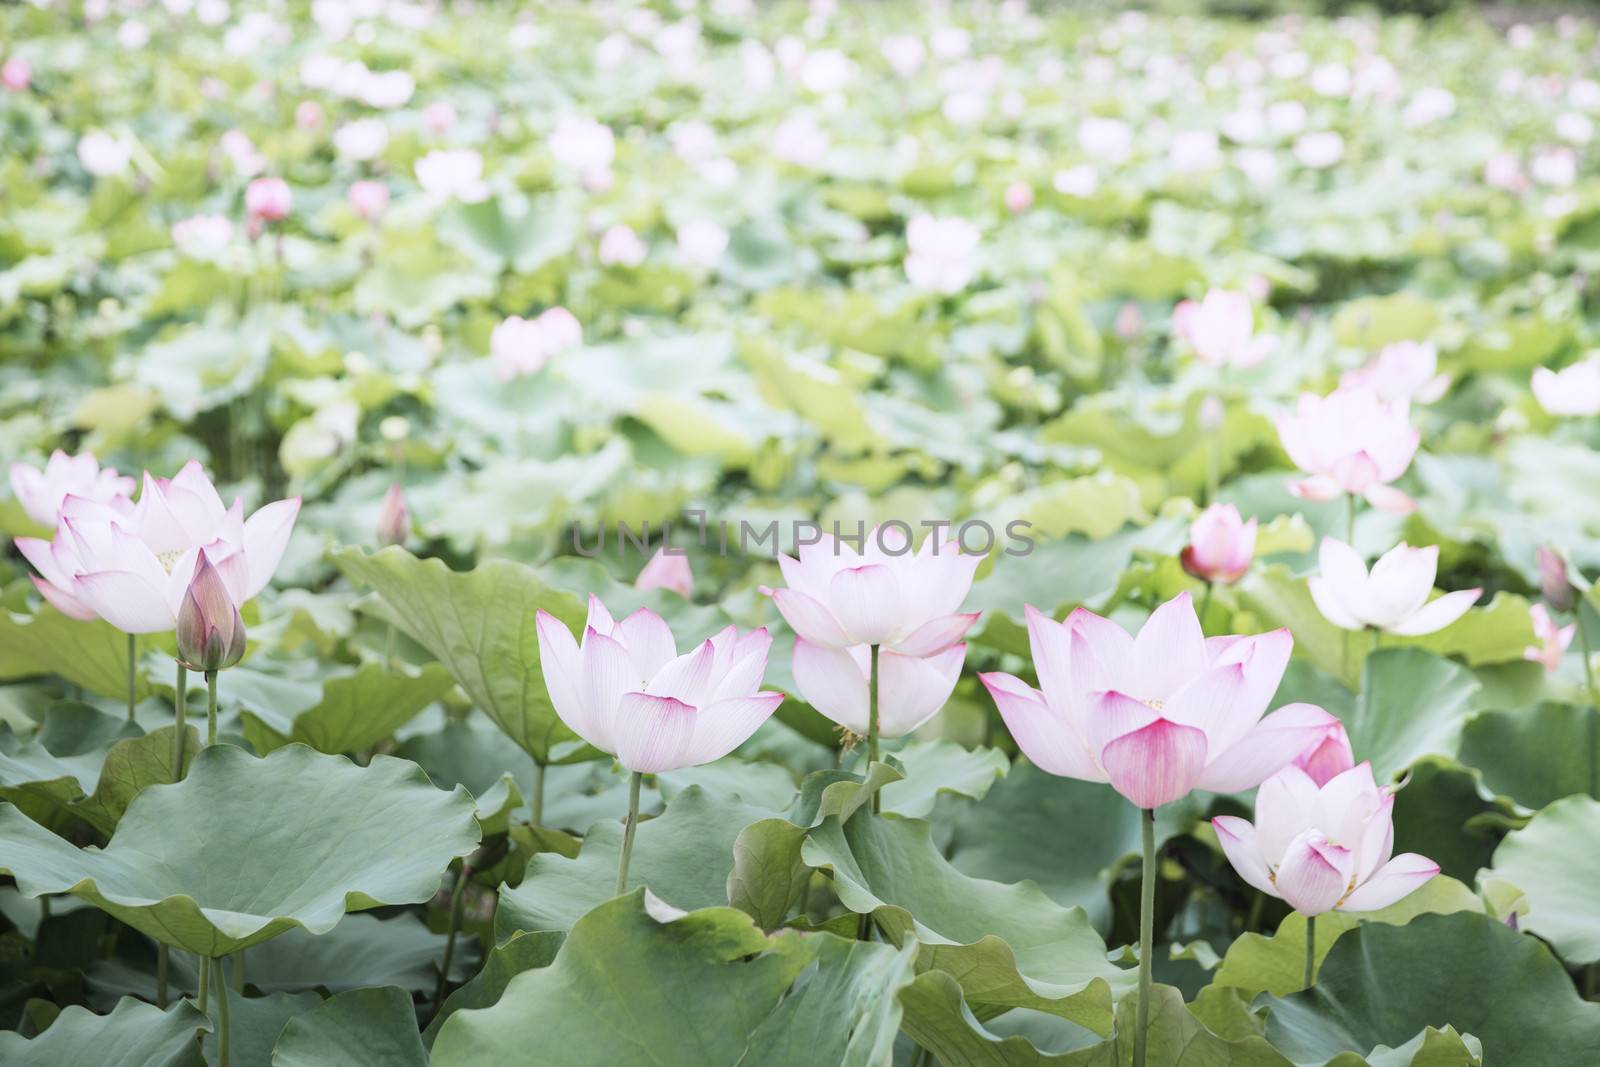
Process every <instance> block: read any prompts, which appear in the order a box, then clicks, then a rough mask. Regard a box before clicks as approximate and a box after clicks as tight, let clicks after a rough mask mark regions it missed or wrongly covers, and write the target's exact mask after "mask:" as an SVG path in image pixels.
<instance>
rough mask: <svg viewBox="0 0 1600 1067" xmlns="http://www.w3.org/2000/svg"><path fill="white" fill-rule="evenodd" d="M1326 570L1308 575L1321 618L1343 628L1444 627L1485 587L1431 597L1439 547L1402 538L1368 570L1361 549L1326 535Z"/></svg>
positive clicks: (1416, 631) (1410, 633)
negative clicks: (1422, 544) (1359, 550)
mask: <svg viewBox="0 0 1600 1067" xmlns="http://www.w3.org/2000/svg"><path fill="white" fill-rule="evenodd" d="M1317 561H1318V563H1319V564H1320V566H1321V571H1322V573H1320V574H1317V575H1314V576H1312V577H1311V578H1309V579H1307V584H1308V585H1309V586H1310V588H1311V599H1312V600H1314V601H1316V604H1317V610H1318V611H1320V612H1322V617H1323V618H1325V619H1327V620H1328V621H1329V622H1331V623H1333V624H1334V625H1335V626H1337V627H1339V628H1340V629H1343V630H1364V629H1366V628H1367V627H1369V626H1370V627H1372V628H1374V629H1377V630H1383V631H1384V632H1386V633H1391V634H1400V635H1403V636H1407V637H1417V636H1419V635H1421V634H1431V633H1433V632H1434V631H1435V630H1442V629H1444V628H1445V627H1446V626H1449V625H1450V624H1451V623H1453V622H1455V621H1456V620H1457V619H1459V618H1461V616H1463V615H1465V614H1466V613H1467V609H1468V608H1470V607H1472V605H1473V604H1474V603H1475V602H1476V601H1477V599H1478V597H1479V596H1480V595H1482V593H1483V590H1482V589H1463V590H1461V591H1460V592H1456V593H1446V594H1445V595H1444V596H1442V597H1439V598H1438V599H1437V600H1434V601H1429V600H1428V594H1429V593H1431V592H1432V591H1433V577H1434V574H1435V573H1436V572H1437V571H1438V568H1439V546H1438V545H1428V546H1426V547H1424V548H1412V547H1411V546H1410V545H1408V544H1406V543H1405V542H1404V541H1402V542H1400V543H1399V544H1398V545H1396V546H1394V547H1393V548H1391V549H1390V550H1389V551H1387V552H1385V553H1384V554H1383V555H1382V556H1380V557H1379V558H1378V562H1376V563H1374V564H1373V565H1372V572H1371V573H1370V574H1369V573H1368V572H1367V565H1366V564H1365V563H1364V562H1363V561H1362V559H1361V556H1360V554H1359V553H1357V552H1356V550H1355V549H1353V548H1351V547H1350V546H1349V545H1347V544H1345V543H1344V542H1343V541H1338V540H1335V539H1334V538H1332V537H1324V538H1323V539H1322V549H1321V551H1320V552H1319V554H1318V556H1317Z"/></svg>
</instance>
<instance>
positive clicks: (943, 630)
mask: <svg viewBox="0 0 1600 1067" xmlns="http://www.w3.org/2000/svg"><path fill="white" fill-rule="evenodd" d="M977 621H978V612H976V611H974V612H972V613H971V614H967V615H944V616H941V617H940V618H937V619H931V620H929V621H928V622H925V623H923V624H922V625H921V626H919V627H917V628H916V629H915V630H913V631H912V632H911V635H910V636H909V637H904V638H901V639H900V640H899V641H896V642H895V643H894V644H893V645H891V646H889V647H891V648H893V649H894V651H896V652H898V653H900V654H901V655H904V656H931V655H933V654H935V653H937V652H943V651H944V650H945V649H947V648H949V647H950V646H951V645H953V644H955V643H956V642H957V641H959V640H961V638H962V637H963V636H965V635H966V632H967V631H968V630H970V629H972V624H973V623H975V622H977Z"/></svg>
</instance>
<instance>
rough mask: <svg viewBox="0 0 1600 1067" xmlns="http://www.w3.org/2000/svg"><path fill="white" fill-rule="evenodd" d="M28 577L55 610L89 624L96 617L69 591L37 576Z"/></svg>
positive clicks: (88, 607)
mask: <svg viewBox="0 0 1600 1067" xmlns="http://www.w3.org/2000/svg"><path fill="white" fill-rule="evenodd" d="M28 577H29V578H31V579H32V580H33V587H34V588H35V589H37V590H39V595H40V596H42V597H44V598H45V600H47V601H49V602H50V603H51V604H53V605H55V609H56V610H57V611H59V612H61V614H63V615H65V616H66V617H67V618H69V619H77V620H78V621H79V622H88V621H89V620H90V619H93V618H95V617H96V616H95V613H94V609H93V608H91V607H90V606H89V605H87V604H85V603H84V602H83V601H81V600H79V599H78V598H77V597H75V596H73V595H72V594H71V593H70V592H68V591H67V590H65V589H62V588H59V587H58V586H54V585H51V584H50V583H49V582H47V581H45V580H44V579H43V578H41V577H39V576H38V575H36V574H30V575H28Z"/></svg>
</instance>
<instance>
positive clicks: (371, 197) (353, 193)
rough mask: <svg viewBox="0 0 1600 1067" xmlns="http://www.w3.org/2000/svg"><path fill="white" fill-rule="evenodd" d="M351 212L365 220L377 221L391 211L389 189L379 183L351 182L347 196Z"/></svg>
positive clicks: (364, 180)
mask: <svg viewBox="0 0 1600 1067" xmlns="http://www.w3.org/2000/svg"><path fill="white" fill-rule="evenodd" d="M347 195H348V197H349V201H350V210H352V211H354V212H355V213H356V214H357V215H359V216H361V217H362V218H364V219H375V218H377V217H378V216H380V215H382V214H383V213H384V212H385V211H387V210H389V187H388V186H387V185H385V184H383V183H382V182H379V181H370V180H366V179H363V180H362V181H357V182H351V183H350V192H349V193H348V194H347Z"/></svg>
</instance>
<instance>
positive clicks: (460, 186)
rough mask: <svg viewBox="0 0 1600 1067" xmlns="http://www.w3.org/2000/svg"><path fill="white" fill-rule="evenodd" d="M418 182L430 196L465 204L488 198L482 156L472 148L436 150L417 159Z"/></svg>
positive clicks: (479, 201) (476, 202)
mask: <svg viewBox="0 0 1600 1067" xmlns="http://www.w3.org/2000/svg"><path fill="white" fill-rule="evenodd" d="M415 169H416V174H417V184H418V185H420V186H422V189H423V191H424V192H426V193H428V194H429V195H430V196H434V197H438V198H439V199H444V200H447V199H449V198H451V197H454V198H455V199H457V200H459V201H461V202H462V203H463V204H478V203H482V202H483V201H485V200H487V199H489V186H488V184H487V183H486V182H485V181H484V180H483V156H482V155H480V154H479V153H478V152H476V151H474V150H473V149H471V148H449V149H436V150H434V151H432V152H429V153H428V154H427V155H425V156H423V157H422V158H421V159H419V160H417V162H416V168H415Z"/></svg>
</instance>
